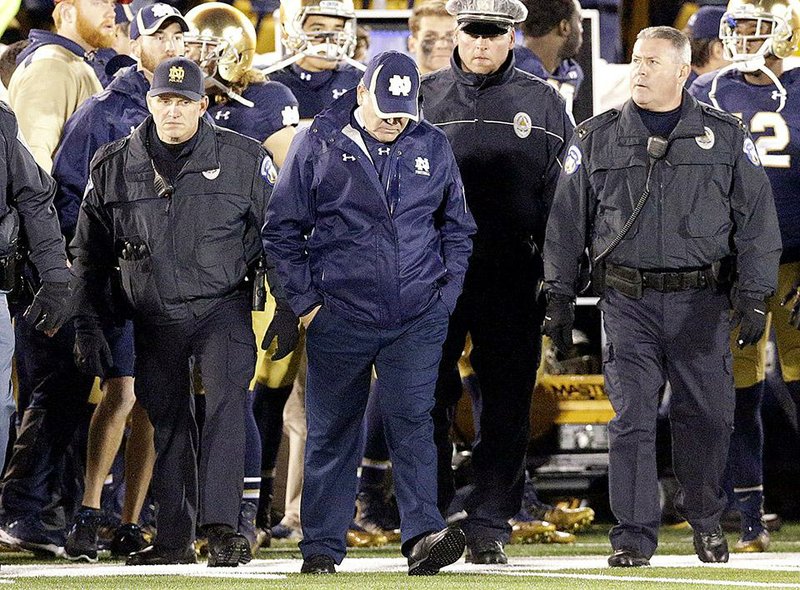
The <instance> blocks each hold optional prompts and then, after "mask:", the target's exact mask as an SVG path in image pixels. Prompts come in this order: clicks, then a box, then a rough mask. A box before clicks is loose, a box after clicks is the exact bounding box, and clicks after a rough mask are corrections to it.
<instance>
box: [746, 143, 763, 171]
mask: <svg viewBox="0 0 800 590" xmlns="http://www.w3.org/2000/svg"><path fill="white" fill-rule="evenodd" d="M742 150H743V151H744V155H745V156H747V159H748V160H750V163H751V164H752V165H753V166H761V160H760V159H759V157H758V150H757V149H756V146H755V144H754V143H753V140H752V139H750V138H749V137H746V138H745V140H744V145H743V146H742Z"/></svg>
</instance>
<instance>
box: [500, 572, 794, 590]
mask: <svg viewBox="0 0 800 590" xmlns="http://www.w3.org/2000/svg"><path fill="white" fill-rule="evenodd" d="M491 573H493V574H496V575H502V576H516V577H534V578H568V579H571V580H595V581H604V582H656V583H659V584H692V585H695V586H717V587H720V586H736V587H742V588H800V584H788V583H783V582H745V581H743V580H698V579H693V578H648V577H646V576H605V575H602V574H568V573H563V574H559V573H546V572H505V571H503V570H494V571H492V572H491Z"/></svg>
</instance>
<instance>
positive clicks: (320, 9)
mask: <svg viewBox="0 0 800 590" xmlns="http://www.w3.org/2000/svg"><path fill="white" fill-rule="evenodd" d="M315 14H316V15H322V16H332V17H338V18H341V19H342V20H343V22H344V29H343V30H341V31H338V30H332V31H314V32H313V33H310V32H306V31H304V30H303V24H304V23H305V21H306V19H307V18H308V17H309V16H311V15H315ZM280 15H281V33H282V37H281V38H282V41H283V44H284V46H285V47H286V49H287V50H288V51H289V52H290V53H292V54H303V55H307V56H309V57H321V58H324V59H329V60H334V61H337V60H340V59H343V58H346V57H352V56H353V52H354V51H355V48H356V12H355V9H354V8H353V0H282V1H281V12H280Z"/></svg>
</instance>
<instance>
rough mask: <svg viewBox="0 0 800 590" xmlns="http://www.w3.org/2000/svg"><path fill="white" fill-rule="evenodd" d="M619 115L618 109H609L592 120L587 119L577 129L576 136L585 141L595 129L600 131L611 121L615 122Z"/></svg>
mask: <svg viewBox="0 0 800 590" xmlns="http://www.w3.org/2000/svg"><path fill="white" fill-rule="evenodd" d="M619 113H620V111H619V110H617V109H609V110H607V111H606V112H605V113H600V114H599V115H596V116H594V117H592V118H591V119H587V120H586V121H584V122H583V123H581V124H580V125H578V126H577V127H576V128H575V134H576V135H577V136H578V137H579V138H580V139H583V138H584V137H586V136H587V135H589V134H590V133H591V132H592V131H594V130H595V129H599V128H600V127H603V126H604V125H607V124H609V123H611V121H614V120H615V119H616V118H617V117H619Z"/></svg>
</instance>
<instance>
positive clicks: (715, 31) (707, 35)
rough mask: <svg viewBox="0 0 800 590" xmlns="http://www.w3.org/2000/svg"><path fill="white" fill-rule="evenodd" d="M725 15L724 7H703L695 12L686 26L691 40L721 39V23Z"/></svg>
mask: <svg viewBox="0 0 800 590" xmlns="http://www.w3.org/2000/svg"><path fill="white" fill-rule="evenodd" d="M723 14H725V7H724V6H703V7H701V8H700V10H698V11H697V12H695V13H694V14H693V15H692V16H691V17H690V18H689V22H688V23H687V24H686V26H687V28H688V29H689V38H691V39H717V38H719V22H720V21H721V20H722V15H723Z"/></svg>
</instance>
